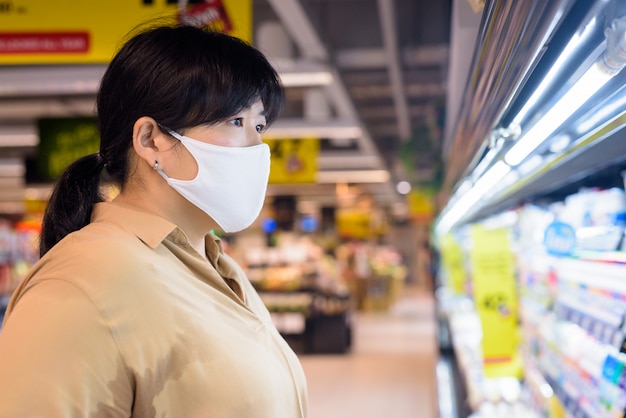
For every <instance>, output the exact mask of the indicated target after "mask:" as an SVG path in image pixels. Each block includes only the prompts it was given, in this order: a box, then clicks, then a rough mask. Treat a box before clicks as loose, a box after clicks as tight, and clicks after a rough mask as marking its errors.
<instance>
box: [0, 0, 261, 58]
mask: <svg viewBox="0 0 626 418" xmlns="http://www.w3.org/2000/svg"><path fill="white" fill-rule="evenodd" d="M187 3H188V5H187V9H186V11H187V15H189V14H191V13H193V14H194V16H197V17H199V18H201V19H203V21H210V22H213V26H215V27H217V28H219V29H223V30H224V31H225V32H228V33H230V34H232V35H234V36H237V37H239V38H241V39H244V40H246V41H248V42H251V41H252V0H206V1H193V0H189V1H187ZM176 17H180V15H179V7H178V1H177V0H106V1H105V0H89V1H84V0H56V1H51V0H0V64H79V63H107V62H109V61H110V60H111V58H112V57H113V55H114V54H115V52H116V51H117V49H118V48H119V47H120V46H121V42H122V40H123V38H124V37H125V35H126V34H127V33H128V32H129V31H131V30H132V29H134V28H135V27H137V26H138V25H140V24H142V23H144V22H147V21H149V20H152V19H159V18H176Z"/></svg>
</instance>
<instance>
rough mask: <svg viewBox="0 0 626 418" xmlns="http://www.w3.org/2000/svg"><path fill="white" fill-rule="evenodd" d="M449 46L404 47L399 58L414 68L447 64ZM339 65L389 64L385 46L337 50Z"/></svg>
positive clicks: (371, 66)
mask: <svg viewBox="0 0 626 418" xmlns="http://www.w3.org/2000/svg"><path fill="white" fill-rule="evenodd" d="M449 53H450V51H449V48H448V46H447V45H445V44H440V45H424V46H419V47H409V48H404V49H402V50H401V51H400V56H399V59H400V60H401V62H402V64H403V65H406V66H407V67H412V68H419V67H441V66H444V67H445V66H447V64H448V59H449V58H448V56H449ZM335 59H336V63H337V66H338V67H339V68H341V69H343V70H350V69H355V70H363V69H370V70H374V69H379V68H385V67H386V66H387V61H386V60H387V53H386V52H385V50H384V49H383V48H354V49H342V50H340V51H337V53H336V56H335Z"/></svg>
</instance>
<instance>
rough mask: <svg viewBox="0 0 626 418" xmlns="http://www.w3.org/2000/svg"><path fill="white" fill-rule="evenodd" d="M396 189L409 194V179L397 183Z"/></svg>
mask: <svg viewBox="0 0 626 418" xmlns="http://www.w3.org/2000/svg"><path fill="white" fill-rule="evenodd" d="M396 191H397V192H398V193H400V194H402V195H405V194H409V193H410V192H411V183H409V182H408V181H401V182H398V184H396Z"/></svg>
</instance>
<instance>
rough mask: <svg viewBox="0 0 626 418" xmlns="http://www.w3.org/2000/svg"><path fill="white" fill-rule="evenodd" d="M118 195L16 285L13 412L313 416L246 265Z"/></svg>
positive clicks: (0, 334)
mask: <svg viewBox="0 0 626 418" xmlns="http://www.w3.org/2000/svg"><path fill="white" fill-rule="evenodd" d="M206 248H207V256H208V258H209V260H210V262H207V261H206V259H205V258H204V257H202V256H200V254H198V253H197V252H196V251H195V250H194V249H193V248H192V247H191V245H189V243H188V240H187V238H186V236H185V235H184V233H183V232H182V231H181V230H179V229H178V228H177V227H176V226H175V225H173V224H171V223H169V222H168V221H166V220H164V219H162V218H159V217H157V216H154V215H150V214H146V213H143V212H139V211H136V210H134V209H131V208H128V207H123V206H120V205H118V204H115V203H100V204H98V205H96V207H95V208H94V213H93V218H92V223H91V224H89V225H88V226H86V227H85V228H83V229H82V230H80V231H77V232H75V233H73V234H70V235H68V236H67V237H66V238H65V239H63V240H62V241H61V242H60V243H58V244H57V245H56V246H55V247H54V248H52V250H50V251H49V252H48V253H47V254H46V255H45V256H44V257H43V258H42V259H41V260H40V261H39V262H38V263H37V264H36V265H35V267H34V268H33V269H32V271H31V272H30V274H29V275H28V276H27V277H26V278H25V280H24V281H23V282H22V284H21V285H20V287H19V288H18V289H17V290H16V292H15V293H14V295H13V297H12V299H11V302H10V304H9V307H8V309H7V313H6V317H5V320H4V323H3V326H2V329H1V330H0V417H11V418H15V417H20V418H29V417H44V416H45V417H50V418H55V417H59V418H60V417H63V418H69V417H92V418H97V417H134V418H148V417H150V418H152V417H163V418H172V417H185V418H194V417H207V418H208V417H211V418H225V417H231V418H246V417H258V418H281V417H284V418H305V417H306V416H307V396H306V383H305V376H304V373H303V370H302V368H301V365H300V363H299V361H298V358H297V357H296V355H295V354H294V353H293V351H292V350H291V349H290V347H289V346H288V345H287V343H286V342H285V341H284V339H283V338H282V337H281V336H280V334H279V333H278V332H277V331H276V328H275V327H274V325H273V324H272V321H271V318H270V315H269V313H268V312H267V309H266V308H265V306H264V305H263V302H262V301H261V299H260V298H259V296H258V295H257V293H256V292H255V290H254V288H253V287H252V285H251V284H250V282H249V281H248V280H247V278H246V277H245V275H244V273H243V271H242V270H241V269H240V268H239V266H237V264H236V263H235V262H234V261H233V260H232V259H231V258H230V257H228V256H227V255H226V254H224V252H223V251H222V248H221V244H220V241H219V239H218V238H217V237H215V236H213V235H209V236H207V239H206Z"/></svg>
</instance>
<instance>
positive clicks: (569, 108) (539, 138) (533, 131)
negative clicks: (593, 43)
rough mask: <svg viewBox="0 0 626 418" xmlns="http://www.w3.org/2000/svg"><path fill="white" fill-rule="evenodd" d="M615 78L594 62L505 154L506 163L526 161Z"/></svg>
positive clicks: (513, 163) (512, 163)
mask: <svg viewBox="0 0 626 418" xmlns="http://www.w3.org/2000/svg"><path fill="white" fill-rule="evenodd" d="M611 77H612V75H611V74H608V73H607V72H606V71H603V70H602V69H601V67H600V65H599V64H598V63H597V62H596V63H594V64H593V65H592V66H591V68H589V69H588V70H587V71H586V72H585V74H583V75H582V77H580V79H579V80H578V81H577V82H576V83H575V84H574V85H573V86H572V88H571V89H569V90H568V91H567V93H565V94H564V95H563V96H562V97H561V98H560V99H559V101H558V102H557V103H556V104H555V105H554V106H553V107H552V108H550V110H549V111H548V112H546V114H545V115H543V117H542V118H541V119H540V120H539V121H538V122H537V123H536V124H535V125H534V126H533V127H532V128H530V129H529V130H528V131H527V132H526V133H524V134H522V137H521V138H520V139H518V140H517V142H516V143H515V145H513V147H511V149H510V150H509V151H508V152H507V153H506V155H505V156H504V160H505V161H506V163H507V164H509V165H512V166H516V165H518V164H520V163H521V162H522V161H524V159H526V157H528V156H529V155H530V154H531V153H532V152H533V151H534V150H535V149H536V148H537V147H538V146H539V145H541V144H542V143H543V141H545V140H546V139H547V138H548V137H549V136H550V135H552V133H553V132H554V131H555V130H556V129H557V128H558V127H559V126H561V125H562V124H563V122H565V121H566V120H567V119H568V118H569V117H570V116H571V115H572V114H573V113H574V112H575V111H576V110H577V109H578V108H579V107H580V106H581V104H583V103H585V102H586V101H587V100H589V98H590V97H591V96H593V94H594V93H595V92H597V91H598V90H599V89H600V88H601V87H602V86H603V85H604V84H606V83H607V82H608V81H609V80H610V79H611Z"/></svg>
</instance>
